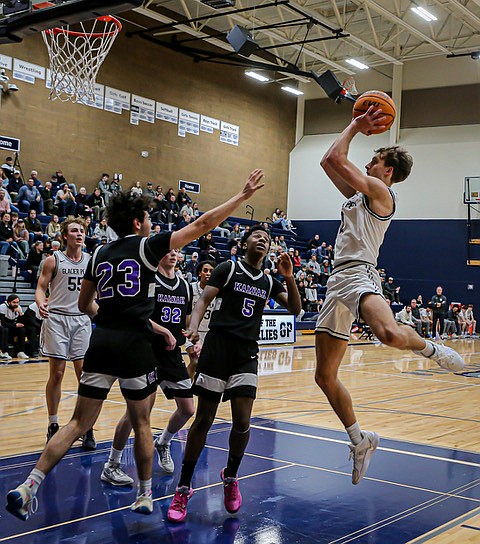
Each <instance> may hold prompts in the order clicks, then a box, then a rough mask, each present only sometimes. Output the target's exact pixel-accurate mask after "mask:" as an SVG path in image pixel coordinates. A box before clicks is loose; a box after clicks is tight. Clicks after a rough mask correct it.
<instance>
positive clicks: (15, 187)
mask: <svg viewBox="0 0 480 544" xmlns="http://www.w3.org/2000/svg"><path fill="white" fill-rule="evenodd" d="M23 185H24V183H23V179H22V178H21V177H20V170H14V171H13V177H11V178H10V181H9V182H8V186H7V190H8V193H9V194H10V196H11V197H12V200H13V201H14V202H16V201H17V195H18V192H19V191H20V188H21V187H22V186H23Z"/></svg>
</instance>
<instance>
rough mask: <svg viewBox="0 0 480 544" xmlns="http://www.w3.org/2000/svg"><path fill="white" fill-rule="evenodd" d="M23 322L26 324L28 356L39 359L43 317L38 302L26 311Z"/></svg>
mask: <svg viewBox="0 0 480 544" xmlns="http://www.w3.org/2000/svg"><path fill="white" fill-rule="evenodd" d="M23 321H24V324H25V336H26V337H27V340H28V349H27V352H28V353H27V354H28V355H29V356H30V357H33V358H35V357H38V355H39V353H38V352H39V337H40V329H41V328H42V317H41V316H40V312H39V311H38V306H37V303H36V302H32V304H30V305H29V307H28V308H27V309H26V310H25V314H24V320H23Z"/></svg>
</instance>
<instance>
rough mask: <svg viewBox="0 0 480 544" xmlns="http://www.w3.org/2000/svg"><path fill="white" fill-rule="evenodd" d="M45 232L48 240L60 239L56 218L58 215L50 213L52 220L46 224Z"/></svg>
mask: <svg viewBox="0 0 480 544" xmlns="http://www.w3.org/2000/svg"><path fill="white" fill-rule="evenodd" d="M45 234H46V235H47V236H48V237H49V239H50V240H61V236H60V220H59V219H58V215H56V214H54V215H52V220H51V221H50V223H49V224H48V225H47V227H46V229H45Z"/></svg>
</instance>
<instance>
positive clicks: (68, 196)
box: [55, 183, 77, 217]
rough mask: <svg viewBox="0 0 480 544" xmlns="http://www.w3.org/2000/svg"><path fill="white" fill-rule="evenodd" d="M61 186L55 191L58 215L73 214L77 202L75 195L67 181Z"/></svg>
mask: <svg viewBox="0 0 480 544" xmlns="http://www.w3.org/2000/svg"><path fill="white" fill-rule="evenodd" d="M61 187H62V188H61V189H60V190H59V191H57V194H56V195H55V206H56V207H57V211H58V215H59V216H60V217H66V216H68V215H75V210H76V208H77V203H76V202H75V196H74V195H73V193H72V190H71V189H70V186H69V185H68V183H64V184H63V185H62V186H61Z"/></svg>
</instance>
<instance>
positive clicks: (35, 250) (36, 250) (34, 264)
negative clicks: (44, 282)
mask: <svg viewBox="0 0 480 544" xmlns="http://www.w3.org/2000/svg"><path fill="white" fill-rule="evenodd" d="M42 259H43V241H42V240H38V241H37V242H35V243H34V244H33V246H32V249H31V250H30V252H29V253H28V256H27V260H26V262H25V264H24V266H23V268H24V270H26V272H27V278H26V279H27V281H29V282H30V287H31V288H32V289H35V288H36V287H37V279H38V269H39V268H40V263H41V262H42Z"/></svg>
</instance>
